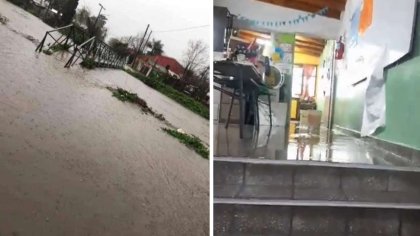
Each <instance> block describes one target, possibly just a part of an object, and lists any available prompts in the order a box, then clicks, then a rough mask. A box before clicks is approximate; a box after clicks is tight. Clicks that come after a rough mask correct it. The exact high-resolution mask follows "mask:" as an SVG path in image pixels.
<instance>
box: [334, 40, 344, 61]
mask: <svg viewBox="0 0 420 236" xmlns="http://www.w3.org/2000/svg"><path fill="white" fill-rule="evenodd" d="M343 54H344V43H343V42H342V37H340V40H339V41H338V42H337V49H336V50H335V59H336V60H341V59H343Z"/></svg>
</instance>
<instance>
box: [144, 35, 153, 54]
mask: <svg viewBox="0 0 420 236" xmlns="http://www.w3.org/2000/svg"><path fill="white" fill-rule="evenodd" d="M152 32H153V30H151V31H150V34H149V36H148V37H147V40H146V43H144V46H143V48H142V49H141V53H142V54H143V53H144V49H145V48H146V47H147V43H148V42H149V39H150V35H152Z"/></svg>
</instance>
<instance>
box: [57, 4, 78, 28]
mask: <svg viewBox="0 0 420 236" xmlns="http://www.w3.org/2000/svg"><path fill="white" fill-rule="evenodd" d="M77 5H79V0H67V1H65V2H64V5H63V7H62V9H61V12H62V13H63V16H62V17H61V22H62V24H63V25H67V24H70V23H71V22H72V20H73V17H74V15H75V14H76V8H77Z"/></svg>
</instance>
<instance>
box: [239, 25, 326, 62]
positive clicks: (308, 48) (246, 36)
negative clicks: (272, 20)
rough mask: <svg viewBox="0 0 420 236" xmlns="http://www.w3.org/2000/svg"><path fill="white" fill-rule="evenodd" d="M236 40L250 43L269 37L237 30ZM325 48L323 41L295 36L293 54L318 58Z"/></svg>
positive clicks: (268, 38)
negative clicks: (256, 39)
mask: <svg viewBox="0 0 420 236" xmlns="http://www.w3.org/2000/svg"><path fill="white" fill-rule="evenodd" d="M238 38H240V39H242V40H244V42H247V43H250V42H252V41H253V40H254V39H255V38H259V39H263V40H270V39H271V36H270V34H269V33H264V32H256V31H250V30H239V32H238ZM324 46H325V40H323V39H318V38H313V37H305V36H303V35H299V34H298V35H296V37H295V52H296V53H302V54H307V55H311V56H316V57H320V56H321V54H322V52H323V50H324Z"/></svg>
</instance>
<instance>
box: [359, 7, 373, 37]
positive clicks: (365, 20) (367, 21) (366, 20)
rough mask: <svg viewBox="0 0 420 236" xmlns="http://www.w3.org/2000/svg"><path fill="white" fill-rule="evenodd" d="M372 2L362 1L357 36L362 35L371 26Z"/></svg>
mask: <svg viewBox="0 0 420 236" xmlns="http://www.w3.org/2000/svg"><path fill="white" fill-rule="evenodd" d="M372 17H373V0H364V1H363V6H362V12H361V15H360V25H359V34H360V35H363V34H364V33H365V32H366V30H367V29H368V28H369V27H370V25H371V24H372Z"/></svg>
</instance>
